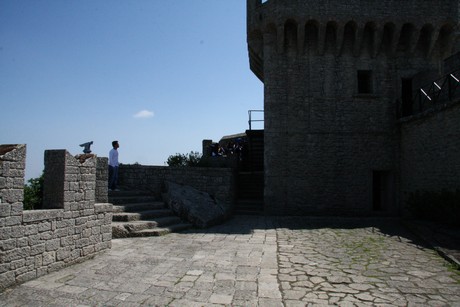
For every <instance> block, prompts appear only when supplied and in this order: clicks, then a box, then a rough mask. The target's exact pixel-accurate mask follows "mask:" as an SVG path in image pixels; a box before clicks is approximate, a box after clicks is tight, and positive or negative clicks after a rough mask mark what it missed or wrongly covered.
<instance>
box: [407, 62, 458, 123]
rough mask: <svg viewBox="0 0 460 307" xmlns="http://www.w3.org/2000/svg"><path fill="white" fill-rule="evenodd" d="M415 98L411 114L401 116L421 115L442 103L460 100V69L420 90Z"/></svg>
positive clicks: (415, 94)
mask: <svg viewBox="0 0 460 307" xmlns="http://www.w3.org/2000/svg"><path fill="white" fill-rule="evenodd" d="M413 97H414V99H413V100H412V112H411V114H403V113H401V115H403V116H405V115H413V114H417V113H421V112H423V111H426V110H428V109H430V108H433V107H435V106H436V105H439V104H441V103H446V102H449V101H453V100H456V99H460V69H457V70H455V71H453V72H451V73H449V74H447V75H445V76H443V77H442V78H440V79H437V80H435V81H433V82H432V83H430V84H428V85H426V86H424V87H421V88H419V89H418V90H417V91H416V92H415V93H414V95H413ZM401 110H402V105H401Z"/></svg>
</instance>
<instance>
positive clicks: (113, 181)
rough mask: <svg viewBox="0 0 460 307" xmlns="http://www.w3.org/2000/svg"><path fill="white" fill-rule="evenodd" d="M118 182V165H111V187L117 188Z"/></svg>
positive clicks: (111, 188) (112, 188)
mask: <svg viewBox="0 0 460 307" xmlns="http://www.w3.org/2000/svg"><path fill="white" fill-rule="evenodd" d="M117 184H118V166H110V165H109V189H110V190H115V189H116V188H117Z"/></svg>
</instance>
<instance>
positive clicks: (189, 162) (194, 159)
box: [166, 151, 201, 166]
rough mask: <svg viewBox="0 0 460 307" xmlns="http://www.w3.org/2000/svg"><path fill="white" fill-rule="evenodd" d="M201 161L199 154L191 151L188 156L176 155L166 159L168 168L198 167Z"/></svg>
mask: <svg viewBox="0 0 460 307" xmlns="http://www.w3.org/2000/svg"><path fill="white" fill-rule="evenodd" d="M200 161H201V154H200V153H199V152H196V151H191V152H190V153H188V154H180V153H176V154H175V155H171V156H169V157H168V160H167V161H166V163H168V166H198V165H199V164H200Z"/></svg>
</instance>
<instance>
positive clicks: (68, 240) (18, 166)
mask: <svg viewBox="0 0 460 307" xmlns="http://www.w3.org/2000/svg"><path fill="white" fill-rule="evenodd" d="M25 156H26V146H25V145H0V290H3V289H5V288H7V287H9V286H12V285H14V284H17V283H22V282H25V281H27V280H30V279H33V278H36V277H39V276H42V275H44V274H47V273H49V272H52V271H55V270H58V269H60V268H62V267H65V266H68V265H70V264H73V263H77V262H81V261H84V260H86V259H89V258H91V257H93V256H94V255H96V254H97V253H98V252H100V251H103V250H106V249H109V248H111V240H112V227H111V222H112V205H111V204H108V203H96V202H95V201H96V199H98V200H99V201H100V199H104V198H105V199H107V190H105V192H103V191H104V189H103V187H102V188H101V187H99V192H98V193H96V188H97V187H98V184H96V181H97V180H99V182H100V184H99V186H100V185H103V183H102V182H107V177H105V178H100V176H104V174H106V172H104V171H103V170H101V171H99V172H98V174H99V175H98V176H99V178H97V177H98V176H97V175H96V166H97V165H99V167H101V168H104V167H103V166H102V165H103V164H104V161H105V160H101V161H99V162H98V158H97V157H95V156H93V157H87V159H84V160H83V161H80V160H78V159H76V158H75V157H72V156H71V155H70V154H69V153H68V152H67V151H65V150H53V151H47V152H46V153H45V174H44V175H45V178H47V180H46V183H45V184H47V186H48V189H46V188H45V192H44V194H45V195H44V199H45V201H48V202H49V203H48V208H49V209H45V210H33V211H23V199H24V169H25ZM105 167H106V164H105ZM104 193H105V195H104ZM45 205H46V204H45ZM45 208H46V207H45Z"/></svg>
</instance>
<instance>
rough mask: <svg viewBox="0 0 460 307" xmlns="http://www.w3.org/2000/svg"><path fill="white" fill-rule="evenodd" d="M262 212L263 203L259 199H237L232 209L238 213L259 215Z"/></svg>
mask: <svg viewBox="0 0 460 307" xmlns="http://www.w3.org/2000/svg"><path fill="white" fill-rule="evenodd" d="M263 212H264V204H263V201H259V200H239V201H238V202H237V203H236V204H235V209H234V213H235V214H238V215H261V214H263Z"/></svg>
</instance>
